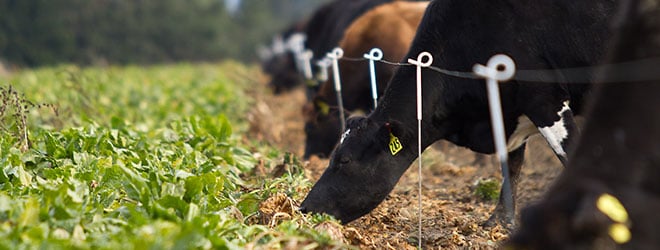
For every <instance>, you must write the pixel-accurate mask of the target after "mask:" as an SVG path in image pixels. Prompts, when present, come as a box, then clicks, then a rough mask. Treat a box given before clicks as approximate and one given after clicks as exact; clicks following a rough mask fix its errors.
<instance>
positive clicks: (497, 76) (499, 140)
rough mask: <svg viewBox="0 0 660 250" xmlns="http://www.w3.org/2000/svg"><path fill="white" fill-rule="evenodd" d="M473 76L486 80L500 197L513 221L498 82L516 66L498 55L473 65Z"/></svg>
mask: <svg viewBox="0 0 660 250" xmlns="http://www.w3.org/2000/svg"><path fill="white" fill-rule="evenodd" d="M472 70H473V71H474V73H475V74H477V75H479V76H481V77H483V78H486V88H487V90H488V104H489V106H490V117H491V123H492V127H493V138H494V140H495V149H496V151H497V156H498V158H499V159H500V165H501V167H502V176H503V181H502V197H503V201H504V204H503V205H504V210H505V211H506V216H507V217H509V219H511V221H513V215H514V211H513V206H514V204H513V193H512V190H511V179H510V177H509V166H508V163H507V161H508V159H507V158H508V155H507V149H506V138H505V136H504V119H503V117H502V104H501V101H500V90H499V88H498V82H503V81H508V80H509V79H511V78H512V77H513V75H514V74H515V72H516V65H515V63H514V62H513V60H512V59H511V57H509V56H507V55H502V54H498V55H495V56H493V57H491V58H490V60H488V64H487V66H483V65H481V64H476V65H474V68H473V69H472Z"/></svg>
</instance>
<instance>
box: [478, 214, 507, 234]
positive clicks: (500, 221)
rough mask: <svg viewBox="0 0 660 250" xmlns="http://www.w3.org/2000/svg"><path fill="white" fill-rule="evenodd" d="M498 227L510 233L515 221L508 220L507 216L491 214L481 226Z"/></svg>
mask: <svg viewBox="0 0 660 250" xmlns="http://www.w3.org/2000/svg"><path fill="white" fill-rule="evenodd" d="M498 225H500V226H502V228H504V229H506V230H507V231H511V230H512V229H513V227H514V226H515V221H514V220H513V218H512V217H510V218H509V217H507V216H501V215H497V214H493V215H491V216H490V218H488V220H486V221H485V222H484V223H483V224H482V225H481V226H482V227H484V228H493V227H496V226H498Z"/></svg>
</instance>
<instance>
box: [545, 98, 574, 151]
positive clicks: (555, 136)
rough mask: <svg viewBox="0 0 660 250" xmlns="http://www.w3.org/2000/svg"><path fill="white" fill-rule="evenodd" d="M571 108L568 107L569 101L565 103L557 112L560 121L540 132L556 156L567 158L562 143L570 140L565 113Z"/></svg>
mask: <svg viewBox="0 0 660 250" xmlns="http://www.w3.org/2000/svg"><path fill="white" fill-rule="evenodd" d="M570 110H571V108H570V107H569V106H568V101H565V102H564V106H563V108H562V109H561V110H560V111H559V112H557V115H559V121H556V122H555V123H554V124H552V126H548V127H540V128H539V131H540V132H541V134H542V135H543V137H545V140H546V141H548V143H549V144H550V147H552V150H554V151H555V153H556V154H558V155H561V156H564V157H566V152H565V151H564V148H563V147H562V145H561V144H562V142H563V141H564V140H566V138H568V130H567V129H566V125H565V124H564V113H565V112H567V111H570Z"/></svg>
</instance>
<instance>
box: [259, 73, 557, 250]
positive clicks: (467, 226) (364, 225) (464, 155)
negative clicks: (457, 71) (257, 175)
mask: <svg viewBox="0 0 660 250" xmlns="http://www.w3.org/2000/svg"><path fill="white" fill-rule="evenodd" d="M259 82H261V83H260V86H255V88H254V89H253V90H252V93H251V94H252V95H253V97H254V98H255V100H256V103H255V105H254V107H253V110H252V112H251V113H250V115H249V120H250V123H251V125H250V136H253V137H255V138H256V139H259V140H264V141H268V142H269V143H272V145H278V146H279V147H280V148H281V149H282V150H284V151H288V152H292V153H294V154H295V155H297V156H298V157H299V158H300V157H301V156H302V154H303V146H304V138H305V135H304V131H303V117H302V112H301V110H302V106H303V103H304V102H305V101H306V98H305V95H304V90H303V89H297V90H294V91H291V92H289V93H285V94H281V95H277V96H275V95H273V94H271V93H270V91H269V90H268V88H267V87H266V86H265V82H266V79H262V80H260V81H259ZM422 159H423V161H422V162H423V169H422V174H423V181H422V183H423V184H422V204H423V205H422V215H421V216H422V244H423V248H424V249H441V248H442V249H494V248H497V246H498V244H499V243H501V242H502V241H503V240H505V239H506V238H507V237H508V232H507V231H506V230H505V229H504V228H503V227H501V226H496V227H492V228H487V227H483V226H481V224H482V223H483V222H484V221H486V219H488V217H489V215H490V213H491V210H493V209H494V207H495V201H486V200H482V199H481V198H478V197H477V196H476V195H475V194H474V190H475V187H476V183H477V182H478V181H479V180H480V179H488V178H492V179H496V180H498V181H500V180H501V176H500V170H499V169H500V167H499V164H496V159H495V156H484V155H481V156H478V154H477V153H474V152H472V151H470V150H468V149H465V148H461V147H457V146H454V145H452V144H451V143H448V142H438V143H436V144H435V145H433V146H432V147H430V148H428V149H426V151H425V152H424V154H423V156H422ZM327 164H328V161H327V159H319V158H314V157H313V158H311V159H310V160H309V161H306V162H305V171H306V174H307V176H308V177H309V178H310V180H313V181H315V180H317V179H318V178H319V176H320V174H321V173H322V172H323V170H324V169H325V168H326V167H327ZM562 168H563V167H562V166H561V163H560V162H559V161H558V160H557V158H556V157H555V155H554V154H553V153H552V151H551V150H550V148H549V147H548V145H547V143H546V142H545V141H544V140H543V139H542V138H541V137H540V136H538V135H535V136H533V137H532V138H530V140H529V143H528V145H527V151H526V158H525V163H524V166H523V171H522V177H521V182H520V184H519V187H518V200H517V208H518V209H520V208H523V207H525V206H526V205H527V204H530V203H531V202H534V201H535V200H537V199H538V198H540V197H541V196H542V195H543V191H544V190H546V189H547V187H548V185H549V184H550V183H551V182H552V181H553V180H554V178H555V177H556V176H557V175H558V174H559V173H560V171H561V170H562ZM417 171H418V170H417V162H414V163H413V165H412V167H411V168H410V169H409V170H408V171H407V172H406V173H405V174H404V175H403V177H402V178H401V180H400V181H399V183H398V184H397V186H396V187H395V189H394V191H393V192H392V193H391V194H390V195H389V197H388V198H387V199H386V200H385V201H384V202H383V203H382V204H380V205H379V206H378V207H377V208H376V209H375V210H374V211H372V212H371V213H369V214H368V215H366V216H363V217H362V218H360V219H358V220H356V221H354V222H351V223H349V224H348V225H345V226H343V227H342V228H341V231H342V233H343V237H344V239H343V240H345V241H346V242H347V243H349V244H352V245H355V246H357V247H359V248H361V249H416V247H417V238H418V196H417V195H418V173H417ZM300 202H302V201H301V200H300V201H294V203H295V205H299V204H300Z"/></svg>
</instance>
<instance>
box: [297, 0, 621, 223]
mask: <svg viewBox="0 0 660 250" xmlns="http://www.w3.org/2000/svg"><path fill="white" fill-rule="evenodd" d="M614 5H615V3H614V0H590V1H574V0H553V1H546V0H527V1H513V2H511V1H479V0H437V1H433V2H432V3H431V4H430V5H429V7H428V8H427V10H426V13H425V15H424V19H423V20H422V23H421V24H420V26H419V29H418V31H417V34H416V36H415V39H414V41H413V44H412V46H411V49H410V51H409V53H408V55H407V58H417V55H418V54H420V52H422V51H429V52H431V53H432V54H433V56H434V60H433V66H436V67H439V68H443V69H449V70H456V71H470V70H471V69H472V67H473V65H474V64H475V63H485V62H487V61H488V59H489V58H490V57H491V56H493V55H495V54H498V53H505V54H508V55H510V56H511V57H512V58H513V59H514V60H515V61H516V64H517V65H518V66H517V67H518V69H521V70H525V69H547V70H552V69H559V68H575V67H585V66H591V65H595V64H597V60H598V59H599V58H601V57H602V53H603V51H605V50H606V48H605V47H606V42H605V41H606V40H607V39H609V37H610V32H609V30H608V21H609V19H610V16H611V14H612V12H613V11H614V8H615V6H614ZM415 72H416V69H415V67H400V68H399V69H398V70H397V72H396V73H395V75H394V76H393V77H392V80H391V81H390V83H389V84H388V87H387V89H386V90H385V95H384V96H383V97H382V98H381V100H380V103H379V106H378V107H377V108H376V110H375V111H374V112H372V113H371V114H370V115H369V116H368V117H359V118H353V119H350V120H349V121H348V122H347V127H346V131H347V132H346V133H345V135H344V138H345V139H344V140H343V143H341V144H340V145H339V146H338V147H337V148H336V149H335V150H334V152H333V155H332V156H331V160H330V165H329V166H328V168H327V169H326V170H325V172H324V173H323V175H322V176H321V178H320V179H319V181H318V182H317V183H316V184H315V185H314V187H313V188H312V190H311V191H310V192H309V194H308V195H307V197H306V198H305V200H304V201H303V203H302V204H301V210H302V211H310V212H325V213H328V214H331V215H334V216H335V217H336V218H338V219H339V220H341V221H342V222H343V223H348V222H350V221H352V220H354V219H356V218H359V217H360V216H362V215H364V214H366V213H368V212H369V211H371V210H372V209H374V208H375V207H376V206H377V205H378V204H380V202H382V201H383V199H385V197H386V196H387V195H388V194H389V193H390V191H391V190H392V189H393V188H394V186H395V185H396V183H397V181H398V180H399V178H400V177H401V175H402V174H403V173H404V172H405V171H406V169H408V167H409V166H410V164H411V163H412V162H413V161H414V160H415V159H416V158H417V146H416V145H417V133H416V131H417V128H416V125H417V122H416V111H415V110H416V108H415V100H416V97H415V92H416V91H415V84H414V81H415V75H416V73H415ZM590 73H591V72H587V73H586V74H590ZM422 75H423V83H422V85H423V93H424V94H423V95H424V97H423V106H424V107H425V108H424V112H423V124H422V130H423V131H422V134H423V135H422V144H423V145H422V147H423V148H426V147H428V146H429V145H431V144H432V143H433V142H435V141H437V140H440V139H445V140H448V141H451V142H453V143H455V144H457V145H460V146H465V147H468V148H470V149H471V150H473V151H476V152H480V153H493V152H494V150H495V149H494V143H493V140H492V138H493V137H492V133H491V126H490V118H489V112H488V103H487V97H486V90H485V84H484V81H483V80H476V79H463V78H457V77H453V76H447V75H441V74H440V73H437V72H436V71H433V70H429V69H425V70H424V71H423V72H422ZM548 77H552V78H548ZM587 78H589V77H587ZM535 80H536V81H535V82H526V81H520V80H515V79H514V80H513V81H510V82H508V83H505V84H502V85H501V87H500V90H501V96H502V109H503V114H504V123H505V132H506V136H507V137H508V138H509V145H508V147H509V149H508V150H509V160H510V162H509V164H510V165H509V167H510V169H509V172H510V173H509V174H510V176H511V180H512V186H513V190H514V193H513V195H514V196H513V197H511V198H514V200H515V190H516V188H515V187H516V183H517V180H518V175H519V173H520V168H521V165H522V161H523V157H524V150H525V142H526V138H527V137H528V136H529V135H530V134H528V133H521V132H520V131H530V130H529V129H522V128H521V127H519V126H518V125H519V124H529V123H524V122H520V121H523V120H528V121H531V124H533V126H534V127H536V128H538V131H540V132H541V134H542V135H543V136H544V137H545V138H546V140H547V141H548V142H549V144H550V145H551V146H552V149H553V150H554V151H555V153H556V154H557V156H558V157H559V159H561V160H562V162H565V161H566V154H565V152H566V148H567V147H568V146H569V145H570V143H571V141H572V140H573V138H574V137H575V134H576V132H577V128H576V125H575V122H574V120H573V113H574V112H575V113H579V112H580V105H581V102H582V100H583V96H584V94H585V92H586V91H587V90H588V89H589V85H588V84H565V83H560V82H562V81H566V80H567V79H566V78H565V76H564V75H562V73H561V71H556V72H555V73H554V74H544V75H543V78H539V79H535ZM516 131H517V132H516ZM393 137H396V138H398V140H399V141H400V143H401V145H402V146H403V149H401V150H400V152H396V153H392V152H394V151H392V152H391V151H390V149H389V147H388V144H389V143H390V141H392V139H391V138H393ZM509 211H510V212H507V213H505V211H504V209H503V204H502V196H501V197H500V202H499V203H498V205H497V207H496V208H495V212H494V214H493V216H491V218H490V219H489V222H497V221H500V222H512V221H513V214H512V211H511V210H509ZM489 224H491V223H489Z"/></svg>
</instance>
